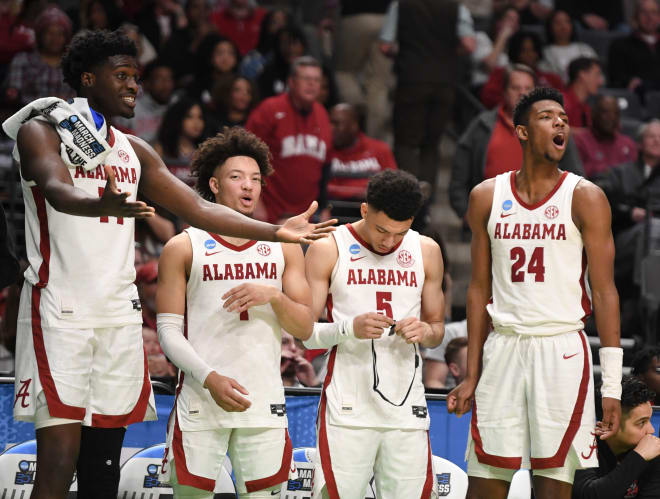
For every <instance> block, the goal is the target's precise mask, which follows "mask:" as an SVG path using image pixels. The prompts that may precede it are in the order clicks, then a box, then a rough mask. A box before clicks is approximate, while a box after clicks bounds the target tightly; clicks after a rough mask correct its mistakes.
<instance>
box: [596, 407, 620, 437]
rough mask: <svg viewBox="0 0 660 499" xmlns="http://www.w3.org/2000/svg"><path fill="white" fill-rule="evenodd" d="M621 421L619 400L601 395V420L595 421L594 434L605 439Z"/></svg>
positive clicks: (614, 431)
mask: <svg viewBox="0 0 660 499" xmlns="http://www.w3.org/2000/svg"><path fill="white" fill-rule="evenodd" d="M620 421H621V401H620V400H617V399H613V398H610V397H603V420H602V421H598V422H597V423H596V435H597V436H598V437H600V439H601V440H607V439H608V438H610V437H611V436H612V435H614V434H616V432H617V431H618V430H619V423H620Z"/></svg>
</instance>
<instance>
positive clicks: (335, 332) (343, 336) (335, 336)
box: [303, 319, 355, 349]
mask: <svg viewBox="0 0 660 499" xmlns="http://www.w3.org/2000/svg"><path fill="white" fill-rule="evenodd" d="M349 338H355V333H354V332H353V319H346V320H343V321H341V322H315V323H314V329H313V330H312V335H311V336H310V337H309V338H308V339H306V340H305V341H303V344H304V345H305V348H310V349H314V348H332V347H333V346H335V345H338V344H340V343H343V342H344V341H346V340H347V339H349Z"/></svg>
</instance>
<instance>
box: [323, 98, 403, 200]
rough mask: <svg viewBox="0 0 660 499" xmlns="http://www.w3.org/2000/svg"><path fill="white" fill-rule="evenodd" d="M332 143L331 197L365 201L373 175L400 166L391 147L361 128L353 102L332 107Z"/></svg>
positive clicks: (329, 183) (329, 186) (329, 196)
mask: <svg viewBox="0 0 660 499" xmlns="http://www.w3.org/2000/svg"><path fill="white" fill-rule="evenodd" d="M330 124H331V125H332V146H333V148H332V149H331V151H330V154H329V155H328V161H329V163H330V180H329V181H328V199H330V200H332V199H340V200H355V201H364V199H365V195H366V193H367V184H368V183H369V178H371V176H372V175H374V174H375V173H378V172H379V171H381V170H386V169H396V161H395V160H394V155H393V154H392V150H391V149H390V146H388V145H387V144H386V143H385V142H382V141H380V140H377V139H372V138H371V137H367V136H366V135H365V134H364V133H362V131H361V130H360V125H359V120H358V114H357V112H356V111H355V108H354V107H353V106H351V105H350V104H337V105H336V106H335V107H333V108H332V109H331V110H330Z"/></svg>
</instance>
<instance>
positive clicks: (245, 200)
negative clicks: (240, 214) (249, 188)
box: [241, 196, 252, 205]
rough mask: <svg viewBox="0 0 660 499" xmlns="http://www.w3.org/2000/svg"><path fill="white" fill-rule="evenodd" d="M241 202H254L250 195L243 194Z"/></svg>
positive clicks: (248, 203)
mask: <svg viewBox="0 0 660 499" xmlns="http://www.w3.org/2000/svg"><path fill="white" fill-rule="evenodd" d="M241 202H242V203H243V204H244V205H250V204H252V198H251V197H250V196H241Z"/></svg>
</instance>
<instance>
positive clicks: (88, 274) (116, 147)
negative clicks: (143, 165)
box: [21, 128, 142, 328]
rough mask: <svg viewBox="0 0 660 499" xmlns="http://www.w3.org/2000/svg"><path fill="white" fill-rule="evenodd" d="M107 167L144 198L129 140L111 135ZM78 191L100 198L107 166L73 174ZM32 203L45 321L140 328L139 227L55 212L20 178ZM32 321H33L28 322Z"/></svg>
mask: <svg viewBox="0 0 660 499" xmlns="http://www.w3.org/2000/svg"><path fill="white" fill-rule="evenodd" d="M108 143H109V144H110V145H111V146H112V151H111V152H110V154H109V155H108V156H107V158H106V164H108V165H110V166H111V167H112V169H113V170H114V173H115V177H116V179H117V187H118V188H119V189H120V190H121V191H123V192H126V191H128V192H130V193H131V194H130V196H129V197H128V200H129V201H135V200H136V197H137V190H138V183H139V182H140V163H139V161H138V158H137V155H136V154H135V151H134V150H133V147H132V146H131V144H130V142H129V141H128V138H127V137H126V136H125V135H124V134H123V133H121V132H120V131H118V130H116V129H114V128H110V135H109V139H108ZM69 173H70V174H71V178H72V179H73V185H74V186H75V187H76V188H77V189H81V190H83V191H85V192H86V193H87V194H89V195H90V196H93V197H100V196H101V195H102V194H103V190H104V188H105V185H106V178H105V171H104V169H103V167H102V166H99V167H97V168H96V169H94V170H90V171H85V170H84V169H83V168H82V167H71V168H70V169H69ZM21 185H22V189H23V200H24V202H25V244H26V250H27V257H28V262H29V267H28V269H27V270H26V271H25V278H26V280H27V281H28V282H29V283H30V284H31V285H33V286H36V287H38V288H41V304H40V312H41V320H42V321H43V323H44V324H45V325H48V326H53V327H81V328H88V327H109V326H115V325H125V324H141V323H142V315H141V312H140V310H141V308H140V301H139V299H138V294H137V289H136V287H135V284H134V281H135V246H134V244H135V243H134V240H135V220H134V219H133V218H117V217H83V216H76V215H68V214H66V213H62V212H60V211H57V210H55V208H53V207H52V206H51V205H50V203H49V202H48V201H47V200H46V199H45V197H44V195H43V193H42V192H41V189H40V188H39V187H38V186H37V185H36V183H35V182H32V181H29V182H28V181H26V180H24V179H21ZM27 319H29V318H27Z"/></svg>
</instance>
